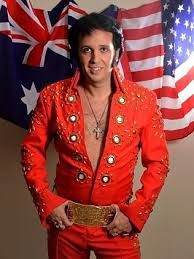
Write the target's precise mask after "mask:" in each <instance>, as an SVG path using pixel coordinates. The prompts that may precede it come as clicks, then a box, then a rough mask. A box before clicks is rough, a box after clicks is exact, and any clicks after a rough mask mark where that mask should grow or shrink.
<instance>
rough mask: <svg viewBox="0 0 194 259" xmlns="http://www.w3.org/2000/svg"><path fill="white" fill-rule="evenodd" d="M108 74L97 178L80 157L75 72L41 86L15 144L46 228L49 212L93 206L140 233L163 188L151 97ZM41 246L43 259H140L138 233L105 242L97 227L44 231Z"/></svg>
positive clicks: (158, 123) (164, 162) (164, 166)
mask: <svg viewBox="0 0 194 259" xmlns="http://www.w3.org/2000/svg"><path fill="white" fill-rule="evenodd" d="M112 74H113V80H114V83H115V86H116V91H115V93H114V94H113V97H112V101H111V107H110V114H109V123H108V131H107V135H106V142H105V146H104V149H103V152H102V156H101V158H100V161H99V164H98V168H97V170H96V172H93V170H92V167H91V163H90V161H89V158H88V155H87V152H86V146H85V140H84V118H83V112H82V107H81V100H80V96H79V93H78V90H77V83H78V80H79V76H80V74H79V72H77V73H76V74H75V76H74V77H73V78H71V79H66V80H62V81H60V82H57V83H53V84H52V85H49V86H47V87H45V88H44V89H43V91H42V92H41V93H40V96H39V100H38V103H37V106H36V108H35V111H34V113H33V117H32V121H31V126H30V130H29V132H28V134H27V136H26V138H25V139H24V141H23V143H22V165H23V170H24V174H25V179H26V182H27V184H28V188H29V190H30V191H31V193H32V196H33V199H34V202H35V205H36V207H37V209H38V213H39V216H40V219H41V221H42V223H43V225H45V226H46V227H48V224H47V222H46V218H47V216H48V215H49V214H50V213H51V211H52V210H53V209H54V208H56V207H57V206H59V205H60V204H62V203H63V202H65V201H66V200H72V201H75V202H78V203H83V204H94V205H111V204H117V205H118V206H119V208H120V210H121V211H122V212H123V213H124V214H125V215H126V216H127V217H128V218H129V219H130V221H131V222H132V224H133V226H134V227H135V229H136V231H137V232H140V231H141V230H142V228H143V226H144V224H145V222H146V221H147V219H148V217H149V214H150V212H151V211H152V208H153V205H154V203H155V201H156V199H157V197H158V194H159V192H160V190H161V188H162V186H163V184H164V180H165V178H166V175H167V172H168V151H167V146H166V141H165V135H164V132H163V124H162V120H161V114H160V111H159V109H158V106H157V103H156V98H155V95H154V93H153V92H152V91H150V90H148V89H145V88H144V87H142V86H139V85H137V84H136V83H134V82H131V81H126V80H123V81H121V80H120V78H119V74H118V73H117V71H116V70H115V69H113V72H112ZM52 138H54V143H55V148H56V151H57V152H58V155H59V161H58V164H57V169H56V179H55V187H56V193H53V192H52V191H51V190H50V189H49V184H48V181H47V171H46V168H45V162H46V149H47V146H48V144H49V142H50V141H51V139H52ZM140 149H141V152H142V153H141V156H142V164H143V166H144V167H145V171H144V172H143V174H142V177H141V183H142V188H141V189H139V190H137V191H136V193H135V199H134V200H133V201H130V200H131V198H132V188H133V176H134V167H135V165H136V162H137V157H138V152H139V150H140ZM48 241H49V242H48V244H49V256H50V257H49V258H50V259H55V258H57V259H64V258H73V259H74V258H75V259H76V258H87V253H88V251H89V249H93V250H94V251H95V252H96V254H97V255H99V256H101V257H100V258H129V259H138V258H140V252H139V243H138V236H137V233H135V234H132V235H131V236H127V237H124V238H123V237H120V236H117V237H114V238H110V237H108V236H107V233H106V232H105V231H104V230H103V229H102V228H100V227H84V226H78V225H73V226H71V227H69V228H68V229H65V230H64V231H61V230H53V229H51V228H50V229H49V230H48ZM65 246H66V247H67V246H69V247H73V246H74V249H73V250H72V249H70V250H68V249H66V250H65ZM119 249H120V250H119ZM76 251H77V252H78V253H77V254H76ZM81 251H82V252H81ZM84 251H86V252H84ZM119 253H120V254H119ZM78 254H79V255H78Z"/></svg>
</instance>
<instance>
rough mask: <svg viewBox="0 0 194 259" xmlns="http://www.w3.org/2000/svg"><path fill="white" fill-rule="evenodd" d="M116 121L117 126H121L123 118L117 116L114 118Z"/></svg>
mask: <svg viewBox="0 0 194 259" xmlns="http://www.w3.org/2000/svg"><path fill="white" fill-rule="evenodd" d="M116 121H117V123H118V124H122V123H123V122H124V116H122V115H118V116H117V117H116Z"/></svg>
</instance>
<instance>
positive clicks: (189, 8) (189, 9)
mask: <svg viewBox="0 0 194 259" xmlns="http://www.w3.org/2000/svg"><path fill="white" fill-rule="evenodd" d="M187 12H188V14H190V13H191V6H188V9H187Z"/></svg>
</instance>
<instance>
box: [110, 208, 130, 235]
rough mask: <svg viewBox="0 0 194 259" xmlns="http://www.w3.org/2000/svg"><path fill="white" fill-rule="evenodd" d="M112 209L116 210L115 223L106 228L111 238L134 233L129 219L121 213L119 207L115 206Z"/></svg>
mask: <svg viewBox="0 0 194 259" xmlns="http://www.w3.org/2000/svg"><path fill="white" fill-rule="evenodd" d="M112 207H113V208H114V209H115V210H116V214H115V217H114V219H113V221H112V222H111V223H110V224H109V225H107V226H106V227H105V228H106V229H107V231H108V233H109V234H110V235H111V236H118V235H123V236H125V235H129V233H130V232H131V231H132V225H131V223H130V221H129V219H128V218H127V217H126V216H125V215H124V214H123V213H122V212H121V211H120V209H119V207H118V206H117V205H115V204H113V205H112Z"/></svg>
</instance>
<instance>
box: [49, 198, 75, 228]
mask: <svg viewBox="0 0 194 259" xmlns="http://www.w3.org/2000/svg"><path fill="white" fill-rule="evenodd" d="M67 204H68V202H65V203H63V204H61V205H60V206H58V207H57V208H55V209H54V210H53V212H52V213H51V214H50V216H49V218H48V220H49V222H50V223H51V224H52V225H53V226H54V227H55V228H57V229H62V230H63V229H65V228H66V227H69V226H71V225H72V224H73V222H72V221H71V220H69V218H68V217H67V215H66V210H65V208H66V206H67Z"/></svg>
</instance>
